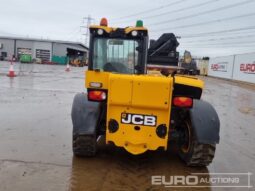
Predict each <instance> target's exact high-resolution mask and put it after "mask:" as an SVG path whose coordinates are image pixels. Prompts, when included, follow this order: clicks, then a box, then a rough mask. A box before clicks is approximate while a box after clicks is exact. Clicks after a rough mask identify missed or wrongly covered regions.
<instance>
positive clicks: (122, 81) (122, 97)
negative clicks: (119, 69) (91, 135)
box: [86, 71, 173, 154]
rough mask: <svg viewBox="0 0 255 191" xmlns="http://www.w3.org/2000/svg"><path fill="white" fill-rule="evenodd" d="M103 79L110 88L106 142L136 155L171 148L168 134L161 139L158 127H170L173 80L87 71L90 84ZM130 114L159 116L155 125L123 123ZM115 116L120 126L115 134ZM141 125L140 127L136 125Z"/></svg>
mask: <svg viewBox="0 0 255 191" xmlns="http://www.w3.org/2000/svg"><path fill="white" fill-rule="evenodd" d="M95 81H96V82H100V83H102V84H103V86H102V89H107V90H108V97H107V123H106V124H107V130H106V142H107V143H109V142H113V143H114V144H115V145H116V146H119V147H124V148H125V149H126V150H127V151H128V152H130V153H132V154H141V153H143V152H145V151H146V150H156V149H158V148H159V147H163V148H164V149H167V142H168V134H167V135H166V136H165V137H164V138H160V137H158V136H157V134H156V128H157V127H158V126H159V125H161V124H163V125H165V126H166V127H167V133H168V130H169V124H170V123H169V121H170V112H171V99H172V90H173V79H172V78H167V77H163V76H147V75H125V74H113V73H108V72H96V71H87V72H86V87H87V88H92V87H90V86H89V84H90V82H95ZM127 114H138V115H143V116H156V125H155V126H146V125H134V124H123V123H121V117H123V115H124V116H125V115H127ZM111 119H115V120H116V121H117V122H118V124H119V129H118V131H116V132H115V133H110V132H109V130H108V122H109V121H110V120H111ZM136 126H139V127H140V130H136V129H135V127H136Z"/></svg>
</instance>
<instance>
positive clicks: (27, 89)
mask: <svg viewBox="0 0 255 191" xmlns="http://www.w3.org/2000/svg"><path fill="white" fill-rule="evenodd" d="M84 70H85V68H73V67H72V68H71V71H70V72H65V67H64V66H50V65H36V64H30V65H29V64H22V65H20V64H16V65H15V72H16V73H17V74H19V75H18V76H17V77H15V78H14V79H10V78H8V77H6V73H7V71H8V63H6V62H0V190H1V191H4V190H11V191H16V190H19V191H20V190H24V191H30V190H31V191H34V190H50V191H51V190H57V191H59V190H60V191H61V190H72V191H75V190H206V191H207V190H254V187H253V188H250V189H248V188H241V187H239V188H217V187H210V186H212V185H211V184H209V183H208V184H204V185H206V186H207V187H205V188H192V187H190V188H188V187H186V188H165V187H164V186H163V185H158V186H155V185H154V186H152V184H151V176H152V175H161V176H166V177H170V176H174V175H190V173H211V174H210V175H203V176H205V178H210V177H212V176H214V175H213V174H212V173H248V172H251V173H255V90H254V87H250V86H247V85H242V84H239V83H233V82H229V81H225V80H219V79H214V78H204V80H205V82H206V87H205V90H204V94H203V99H204V100H207V101H209V102H210V103H212V105H213V106H214V107H215V108H216V110H217V112H218V114H219V116H220V121H221V132H220V136H221V141H220V144H219V145H218V146H217V150H216V156H215V159H214V161H213V163H212V164H211V165H210V166H209V167H208V168H190V167H186V166H185V164H184V163H183V162H182V161H180V159H179V158H178V157H177V154H176V152H175V149H170V150H169V151H167V152H162V151H158V152H149V153H146V154H144V155H141V156H131V155H130V154H128V153H127V152H125V151H124V150H122V149H119V148H115V147H112V146H106V145H104V144H103V138H102V139H101V140H100V141H99V142H100V143H99V145H100V146H99V152H98V155H97V157H96V158H87V159H81V158H75V157H73V155H72V148H71V135H72V123H71V118H70V112H71V104H72V99H73V97H74V95H75V93H77V92H83V91H84ZM240 176H244V177H242V178H243V179H244V181H246V185H248V182H247V181H248V179H247V177H246V176H247V175H245V174H243V175H240ZM254 177H255V175H254V174H253V175H251V183H250V184H251V185H253V186H254V185H255V178H254ZM245 179H247V180H245Z"/></svg>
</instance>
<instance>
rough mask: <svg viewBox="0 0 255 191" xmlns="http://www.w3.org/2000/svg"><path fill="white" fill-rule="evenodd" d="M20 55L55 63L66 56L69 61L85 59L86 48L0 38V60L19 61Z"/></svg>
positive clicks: (28, 39) (66, 44)
mask: <svg viewBox="0 0 255 191" xmlns="http://www.w3.org/2000/svg"><path fill="white" fill-rule="evenodd" d="M22 54H27V55H31V57H32V59H39V60H41V61H42V62H52V61H53V62H57V61H61V58H62V60H63V58H66V57H67V56H68V57H69V58H71V59H75V58H82V59H83V60H84V59H86V58H87V55H88V48H87V47H86V46H85V45H83V44H82V43H79V42H69V41H58V40H44V39H32V38H16V37H0V59H1V60H6V59H10V58H11V56H12V55H14V56H15V58H16V59H18V60H19V59H20V57H21V55H22Z"/></svg>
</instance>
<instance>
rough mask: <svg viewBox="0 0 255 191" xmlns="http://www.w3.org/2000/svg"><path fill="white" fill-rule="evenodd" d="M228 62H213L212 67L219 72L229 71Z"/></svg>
mask: <svg viewBox="0 0 255 191" xmlns="http://www.w3.org/2000/svg"><path fill="white" fill-rule="evenodd" d="M227 66H228V63H227V62H220V63H217V64H212V65H211V69H212V70H213V71H219V72H227V71H228V68H227Z"/></svg>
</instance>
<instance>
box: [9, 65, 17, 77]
mask: <svg viewBox="0 0 255 191" xmlns="http://www.w3.org/2000/svg"><path fill="white" fill-rule="evenodd" d="M7 76H8V77H10V78H13V77H16V75H15V72H14V69H13V64H12V63H11V65H10V68H9V74H7Z"/></svg>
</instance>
